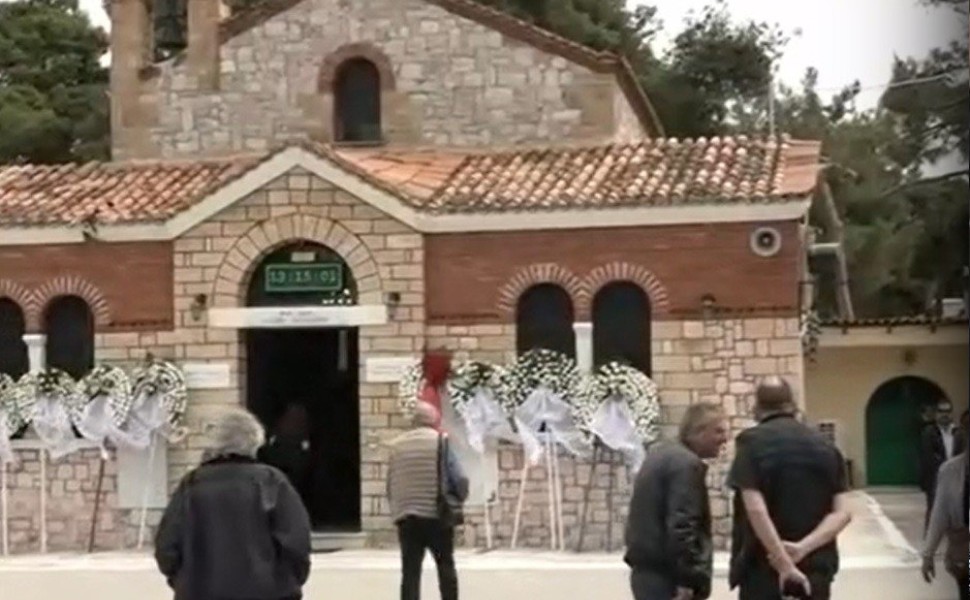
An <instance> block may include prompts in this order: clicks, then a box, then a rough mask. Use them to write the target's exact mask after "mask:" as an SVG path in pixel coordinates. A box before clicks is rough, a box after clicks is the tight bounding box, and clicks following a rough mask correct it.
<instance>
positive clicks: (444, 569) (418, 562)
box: [387, 402, 468, 600]
mask: <svg viewBox="0 0 970 600" xmlns="http://www.w3.org/2000/svg"><path fill="white" fill-rule="evenodd" d="M438 419H439V417H438V410H437V409H436V408H435V407H434V406H432V405H430V404H428V403H426V402H418V405H417V407H416V408H415V411H414V416H413V420H412V429H411V430H410V431H408V432H407V433H404V434H402V435H401V436H399V437H398V438H396V439H395V440H393V441H392V442H391V444H390V447H391V456H390V464H389V468H388V473H387V495H388V500H389V501H390V504H391V516H392V518H393V519H394V524H395V525H396V526H397V531H398V539H399V540H400V544H401V566H402V573H401V600H419V598H420V597H421V566H422V563H423V562H424V553H425V550H430V551H431V556H432V557H433V558H434V561H435V564H436V565H437V568H438V586H439V589H440V591H441V600H458V572H457V569H456V567H455V525H456V524H457V523H456V522H454V520H453V519H452V518H451V517H450V515H448V514H443V513H444V512H446V511H443V510H442V504H443V503H445V502H446V499H450V501H451V502H449V504H451V505H454V504H461V503H463V502H464V501H465V500H466V499H467V497H468V478H467V477H466V476H465V473H464V472H463V470H462V468H461V465H460V464H459V462H458V457H457V455H456V454H455V453H454V451H453V450H452V448H451V446H450V444H449V443H448V438H447V436H445V435H444V434H441V433H439V432H438V431H437V430H436V429H435V426H436V425H437V423H438ZM447 512H450V511H447Z"/></svg>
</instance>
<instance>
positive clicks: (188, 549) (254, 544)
mask: <svg viewBox="0 0 970 600" xmlns="http://www.w3.org/2000/svg"><path fill="white" fill-rule="evenodd" d="M212 437H213V438H214V442H215V447H214V448H212V450H211V452H210V453H209V456H210V457H211V458H209V459H208V460H207V461H206V462H204V463H203V464H202V465H200V466H199V467H198V468H197V469H195V470H194V471H192V472H191V473H189V474H188V475H187V476H186V477H185V479H183V480H182V483H181V484H180V485H179V487H178V489H177V490H176V491H175V494H174V495H173V496H172V499H171V501H170V502H169V505H168V507H167V508H166V509H165V514H164V516H163V517H162V522H161V524H160V525H159V526H158V534H157V536H156V538H155V560H156V562H157V563H158V568H159V570H160V571H161V572H162V575H164V576H165V579H166V580H167V581H168V584H169V586H171V588H172V589H173V590H174V591H175V600H251V599H253V598H259V599H260V600H263V599H265V600H299V599H300V598H301V596H302V592H301V590H302V587H303V585H304V584H305V583H306V580H307V577H308V576H309V574H310V519H309V517H308V516H307V512H306V509H305V508H304V507H303V503H302V502H301V501H300V496H299V494H297V492H296V490H295V489H294V488H293V486H292V485H291V484H290V482H289V480H287V478H286V475H284V474H283V473H282V472H280V471H279V470H277V469H275V468H274V467H270V466H268V465H263V464H260V463H258V462H257V461H256V451H257V450H258V449H259V447H260V446H262V445H263V441H264V433H263V429H262V427H261V426H260V424H259V422H258V421H256V419H255V417H253V416H252V415H251V414H249V413H247V412H245V411H242V410H233V411H230V412H228V413H226V414H224V415H222V416H221V417H220V418H219V419H218V420H217V421H216V423H215V427H214V429H213V434H212Z"/></svg>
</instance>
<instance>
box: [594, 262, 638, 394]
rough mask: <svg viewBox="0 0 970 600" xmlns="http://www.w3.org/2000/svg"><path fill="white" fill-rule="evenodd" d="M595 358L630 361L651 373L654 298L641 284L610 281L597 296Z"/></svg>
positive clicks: (634, 365) (600, 360) (595, 302)
mask: <svg viewBox="0 0 970 600" xmlns="http://www.w3.org/2000/svg"><path fill="white" fill-rule="evenodd" d="M593 360H594V362H595V363H596V365H597V366H599V365H603V364H606V363H608V362H611V361H619V362H623V363H627V364H629V365H630V366H632V367H635V368H637V369H639V370H640V371H642V372H643V373H646V374H647V375H650V371H651V365H650V299H649V298H648V297H647V294H646V292H644V291H643V289H642V288H641V287H640V286H638V285H637V284H635V283H631V282H629V281H617V282H614V283H610V284H607V285H606V286H604V287H603V288H602V289H601V290H600V291H599V292H598V293H597V294H596V297H594V298H593Z"/></svg>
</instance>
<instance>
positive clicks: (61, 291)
mask: <svg viewBox="0 0 970 600" xmlns="http://www.w3.org/2000/svg"><path fill="white" fill-rule="evenodd" d="M62 296H77V297H78V298H80V299H82V300H84V301H85V302H87V304H88V307H89V308H90V309H91V314H92V315H93V316H94V326H95V327H106V326H108V325H110V324H111V306H110V304H108V300H107V298H105V296H104V294H103V293H101V290H100V289H99V288H98V286H96V285H94V284H93V283H91V282H90V281H87V280H86V279H84V278H82V277H78V276H76V275H68V276H65V277H58V278H56V279H52V280H50V281H48V282H46V283H44V285H42V286H40V289H38V290H37V293H36V294H35V300H36V302H37V320H38V322H40V321H41V320H42V315H43V311H44V310H46V308H47V306H48V305H49V304H50V303H51V301H52V300H54V299H56V298H60V297H62Z"/></svg>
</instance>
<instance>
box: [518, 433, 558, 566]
mask: <svg viewBox="0 0 970 600" xmlns="http://www.w3.org/2000/svg"><path fill="white" fill-rule="evenodd" d="M539 431H540V432H541V435H542V436H543V438H545V444H544V448H543V454H544V455H545V464H544V468H545V472H546V482H547V488H548V501H549V546H550V548H551V549H552V550H565V536H564V531H563V519H562V511H563V509H562V480H561V475H560V471H559V453H558V452H557V451H556V443H555V441H554V440H553V436H552V432H551V431H548V430H547V428H546V426H545V423H543V424H542V426H541V427H540V428H539ZM530 468H531V465H529V463H528V461H527V460H526V461H525V464H524V465H523V466H522V472H521V473H520V474H519V497H518V500H517V501H516V506H515V521H514V524H513V526H512V543H511V548H512V549H515V547H516V545H517V544H518V541H519V528H520V525H521V523H522V509H523V507H524V504H525V486H526V483H527V481H528V477H529V469H530Z"/></svg>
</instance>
